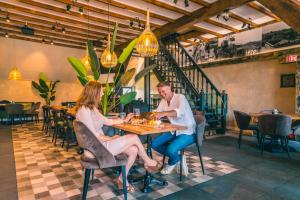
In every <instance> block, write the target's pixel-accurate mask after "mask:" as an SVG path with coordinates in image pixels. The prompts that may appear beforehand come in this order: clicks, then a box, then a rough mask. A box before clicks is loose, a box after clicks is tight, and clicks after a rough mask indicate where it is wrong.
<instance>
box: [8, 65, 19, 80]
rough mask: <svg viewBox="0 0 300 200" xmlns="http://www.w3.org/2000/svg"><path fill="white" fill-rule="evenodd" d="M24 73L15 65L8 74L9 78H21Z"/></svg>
mask: <svg viewBox="0 0 300 200" xmlns="http://www.w3.org/2000/svg"><path fill="white" fill-rule="evenodd" d="M21 78H22V75H21V73H20V71H19V70H18V68H16V67H14V68H13V69H12V70H11V71H10V72H9V74H8V80H21Z"/></svg>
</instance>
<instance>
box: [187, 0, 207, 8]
mask: <svg viewBox="0 0 300 200" xmlns="http://www.w3.org/2000/svg"><path fill="white" fill-rule="evenodd" d="M190 1H192V2H194V3H197V4H200V5H201V6H204V7H209V6H210V3H208V2H206V1H203V0H190Z"/></svg>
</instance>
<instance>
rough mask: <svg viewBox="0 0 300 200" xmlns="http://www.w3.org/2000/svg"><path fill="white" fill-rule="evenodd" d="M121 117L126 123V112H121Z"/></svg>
mask: <svg viewBox="0 0 300 200" xmlns="http://www.w3.org/2000/svg"><path fill="white" fill-rule="evenodd" d="M119 117H120V118H121V119H122V120H123V121H124V120H125V118H126V113H125V112H120V113H119Z"/></svg>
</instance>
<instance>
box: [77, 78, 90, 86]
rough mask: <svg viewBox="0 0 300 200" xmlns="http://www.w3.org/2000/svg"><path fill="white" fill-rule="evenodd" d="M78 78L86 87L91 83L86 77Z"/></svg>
mask: <svg viewBox="0 0 300 200" xmlns="http://www.w3.org/2000/svg"><path fill="white" fill-rule="evenodd" d="M77 78H78V80H79V81H80V83H81V85H82V86H85V84H87V82H89V79H88V78H87V77H86V76H77Z"/></svg>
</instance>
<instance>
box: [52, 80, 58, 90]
mask: <svg viewBox="0 0 300 200" xmlns="http://www.w3.org/2000/svg"><path fill="white" fill-rule="evenodd" d="M59 82H60V81H59V80H57V81H54V82H53V84H52V88H50V91H53V90H54V89H55V86H56V84H57V83H59Z"/></svg>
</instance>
